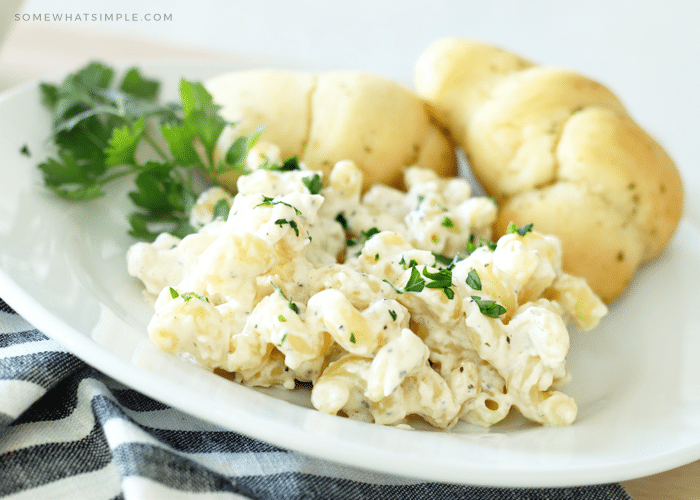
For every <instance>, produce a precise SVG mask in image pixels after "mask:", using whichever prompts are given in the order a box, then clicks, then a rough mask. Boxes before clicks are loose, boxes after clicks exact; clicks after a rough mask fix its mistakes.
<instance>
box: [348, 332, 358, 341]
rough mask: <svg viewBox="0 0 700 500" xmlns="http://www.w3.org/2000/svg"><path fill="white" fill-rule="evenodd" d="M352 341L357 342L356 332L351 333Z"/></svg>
mask: <svg viewBox="0 0 700 500" xmlns="http://www.w3.org/2000/svg"><path fill="white" fill-rule="evenodd" d="M350 342H352V343H353V344H357V339H356V338H355V332H351V333H350Z"/></svg>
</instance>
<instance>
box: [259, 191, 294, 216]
mask: <svg viewBox="0 0 700 500" xmlns="http://www.w3.org/2000/svg"><path fill="white" fill-rule="evenodd" d="M262 197H263V201H262V203H258V204H257V205H255V208H257V207H273V206H275V205H284V206H286V207H289V208H293V209H294V213H295V214H297V215H301V211H300V210H299V209H298V208H296V207H295V206H293V205H290V204H289V203H287V202H284V201H281V200H278V201H275V199H274V198H270V197H269V196H265V195H262Z"/></svg>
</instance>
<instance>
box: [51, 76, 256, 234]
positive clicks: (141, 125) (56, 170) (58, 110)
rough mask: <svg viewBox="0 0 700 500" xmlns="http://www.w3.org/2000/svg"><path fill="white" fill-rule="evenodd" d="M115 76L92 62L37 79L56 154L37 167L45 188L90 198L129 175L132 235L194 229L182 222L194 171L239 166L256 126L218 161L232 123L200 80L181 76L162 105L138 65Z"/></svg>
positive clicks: (213, 174) (212, 176)
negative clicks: (59, 76)
mask: <svg viewBox="0 0 700 500" xmlns="http://www.w3.org/2000/svg"><path fill="white" fill-rule="evenodd" d="M115 76H116V71H115V70H114V69H113V68H111V67H109V66H106V65H104V64H102V63H99V62H91V63H89V64H88V65H86V66H85V67H83V68H81V69H79V70H78V71H76V72H75V73H72V74H70V75H68V76H67V77H66V78H65V79H64V80H63V81H62V82H61V83H59V84H57V85H54V84H50V83H42V84H40V91H41V95H42V100H43V103H44V104H45V105H46V106H47V107H48V108H49V109H50V110H51V113H52V135H51V137H50V140H51V141H52V142H53V143H54V144H55V146H56V154H55V155H54V156H53V157H50V158H48V159H46V160H45V161H44V162H42V163H40V164H39V165H38V167H39V169H41V171H42V172H43V176H44V184H45V186H46V187H47V188H48V189H50V190H52V191H53V192H55V193H56V194H58V195H59V196H61V197H64V198H67V199H71V200H90V199H94V198H97V197H100V196H103V195H104V194H105V186H106V185H107V184H109V183H111V182H113V181H115V180H117V179H119V178H122V177H125V176H128V175H134V184H135V188H136V189H135V190H134V191H132V192H130V193H129V197H130V198H131V200H132V201H133V203H134V204H135V205H136V207H137V210H136V211H135V212H134V213H132V214H131V215H130V216H129V222H130V225H131V229H130V233H131V234H132V235H133V236H135V237H137V238H142V239H146V240H152V239H154V238H155V237H156V236H157V235H158V234H159V233H160V232H162V231H168V232H170V233H172V234H174V235H176V236H180V237H182V236H184V235H185V234H188V233H191V232H194V230H195V229H194V228H193V227H192V226H190V225H189V223H188V217H189V213H190V210H191V208H192V206H193V205H194V202H195V200H196V197H197V194H198V193H197V192H196V191H195V188H194V170H195V169H197V170H201V171H202V172H204V173H205V174H206V176H207V177H208V179H209V181H210V182H212V183H217V178H218V176H219V175H221V174H222V173H224V172H228V171H230V170H241V171H245V159H246V157H247V154H248V151H249V150H250V148H251V147H253V145H254V144H255V142H256V141H257V140H258V138H259V137H260V134H261V133H262V130H260V129H259V130H256V131H255V132H254V133H253V134H251V135H250V136H242V137H239V138H237V139H236V140H235V141H234V142H233V144H232V145H231V146H230V147H229V149H228V150H227V151H226V154H225V155H224V157H223V158H222V159H220V160H218V159H216V158H215V154H214V151H215V147H216V144H217V141H218V139H219V136H220V135H221V133H222V132H223V130H224V128H225V127H226V126H228V125H233V124H232V123H230V122H228V121H227V120H225V119H224V118H223V117H221V116H220V115H219V106H217V105H216V104H214V102H213V99H212V96H211V95H210V94H209V93H208V92H207V91H206V89H205V88H204V86H203V85H202V84H201V83H198V82H192V81H188V80H185V79H182V80H181V81H180V87H179V90H180V102H179V103H167V104H162V103H160V102H158V93H159V90H160V84H159V82H157V81H156V80H152V79H149V78H145V77H144V76H143V75H142V74H141V71H140V70H139V69H138V68H131V69H129V70H127V71H126V72H125V74H124V75H123V76H122V78H121V80H120V81H119V82H118V83H117V84H116V85H115V83H114V82H115ZM154 129H155V130H154ZM149 150H150V151H149ZM142 157H146V158H148V159H146V160H142V159H141V158H142Z"/></svg>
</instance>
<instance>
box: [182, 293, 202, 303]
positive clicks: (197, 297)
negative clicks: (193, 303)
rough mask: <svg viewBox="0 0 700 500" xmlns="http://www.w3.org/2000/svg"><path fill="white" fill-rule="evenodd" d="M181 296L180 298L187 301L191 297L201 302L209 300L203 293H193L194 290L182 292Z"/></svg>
mask: <svg viewBox="0 0 700 500" xmlns="http://www.w3.org/2000/svg"><path fill="white" fill-rule="evenodd" d="M181 297H182V300H184V301H185V302H189V301H190V300H192V299H197V300H201V301H202V302H209V299H208V298H206V297H205V296H204V295H201V294H199V293H195V292H187V293H183V294H182V295H181Z"/></svg>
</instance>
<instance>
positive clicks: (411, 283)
mask: <svg viewBox="0 0 700 500" xmlns="http://www.w3.org/2000/svg"><path fill="white" fill-rule="evenodd" d="M404 265H405V263H404ZM410 269H411V275H410V276H409V277H408V281H407V282H406V285H405V286H404V289H403V291H400V290H398V289H397V288H396V287H394V286H393V285H392V287H393V288H394V290H396V291H397V292H398V293H404V292H416V293H417V292H422V291H423V289H424V288H433V289H438V288H441V289H442V291H443V292H445V295H446V296H447V298H448V299H453V298H454V296H455V292H454V290H452V271H451V270H450V269H440V270H439V271H437V272H435V273H432V272H430V271H428V266H424V267H423V273H422V276H421V273H420V272H419V271H418V267H417V264H416V262H415V261H414V260H411V265H410ZM425 278H428V280H429V281H426V280H425ZM384 281H386V280H384ZM387 283H389V282H388V281H387ZM389 284H391V283H389Z"/></svg>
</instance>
